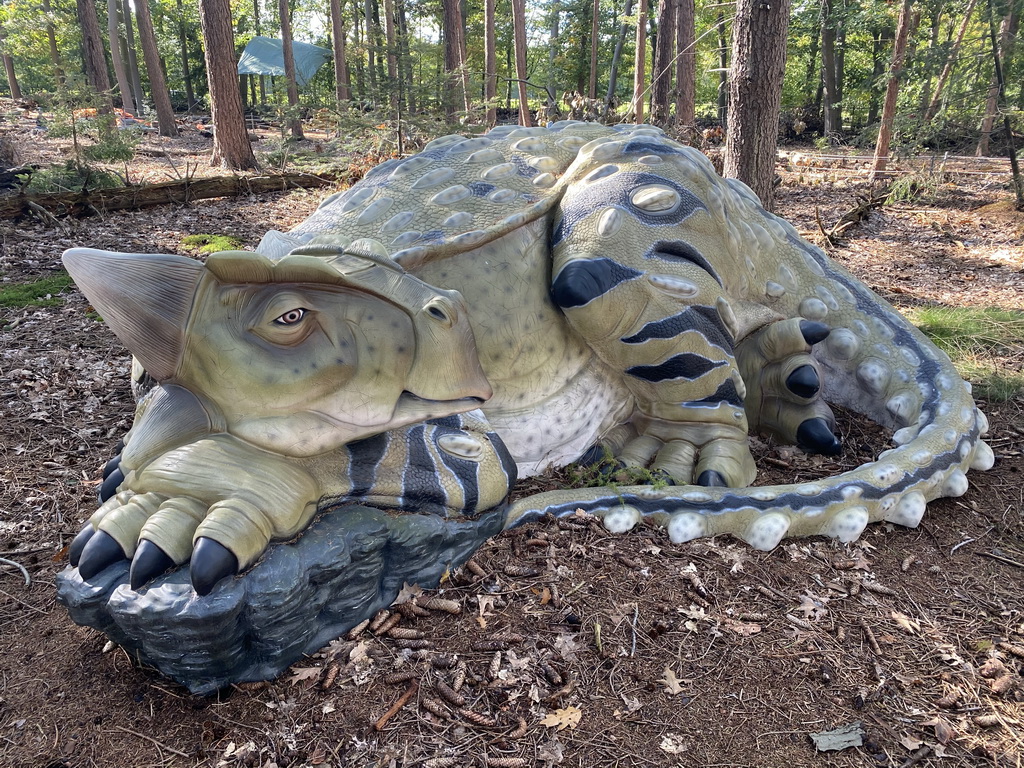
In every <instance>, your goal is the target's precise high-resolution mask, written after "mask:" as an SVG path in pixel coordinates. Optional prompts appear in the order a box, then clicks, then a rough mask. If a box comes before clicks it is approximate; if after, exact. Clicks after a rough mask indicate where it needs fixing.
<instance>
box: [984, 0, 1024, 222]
mask: <svg viewBox="0 0 1024 768" xmlns="http://www.w3.org/2000/svg"><path fill="white" fill-rule="evenodd" d="M987 16H988V36H989V43H990V45H991V50H992V66H993V69H994V71H995V78H996V89H997V92H996V99H997V104H996V106H997V108H998V107H999V106H1004V107H1005V105H1006V78H1005V77H1004V76H1003V72H1004V70H1003V65H1004V63H1009V61H1010V58H1011V50H1012V46H1013V35H1014V33H1015V32H1016V27H1017V24H1018V22H1019V21H1020V17H1019V16H1018V9H1017V7H1016V5H1015V4H1014V3H1011V4H1010V7H1009V9H1008V10H1007V12H1006V16H1005V17H1004V18H1003V23H1002V24H1001V25H1000V28H999V32H1000V37H1001V39H1000V40H998V41H997V40H996V29H995V10H994V9H993V8H992V0H988V14H987ZM1003 130H1004V131H1005V134H1006V136H1005V138H1006V154H1007V156H1008V157H1009V159H1010V174H1011V178H1012V180H1013V189H1014V197H1015V198H1016V203H1015V206H1014V207H1015V208H1016V209H1017V210H1018V211H1024V176H1022V175H1021V170H1020V164H1019V163H1018V162H1017V148H1016V146H1014V139H1013V126H1011V125H1010V114H1009V112H1007V111H1006V110H1005V109H1004V110H1003Z"/></svg>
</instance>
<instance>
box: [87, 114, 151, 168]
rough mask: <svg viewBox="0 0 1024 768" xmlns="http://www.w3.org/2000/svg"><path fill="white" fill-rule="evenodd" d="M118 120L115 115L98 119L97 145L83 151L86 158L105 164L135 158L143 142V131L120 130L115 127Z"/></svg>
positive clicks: (101, 116) (133, 129) (135, 129)
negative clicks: (136, 150) (136, 149)
mask: <svg viewBox="0 0 1024 768" xmlns="http://www.w3.org/2000/svg"><path fill="white" fill-rule="evenodd" d="M116 120H117V118H115V117H114V116H113V115H100V116H99V117H98V118H96V121H95V122H96V126H97V128H98V134H97V137H96V143H95V144H92V145H89V146H87V147H85V148H84V149H83V150H82V153H83V154H84V155H85V156H86V158H88V159H89V160H96V161H98V162H103V163H119V162H128V161H129V160H131V159H132V158H133V157H135V148H136V147H138V146H139V142H140V141H142V131H141V130H140V129H138V128H135V127H130V128H120V129H119V128H117V127H116V125H115V123H116Z"/></svg>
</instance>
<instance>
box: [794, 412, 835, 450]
mask: <svg viewBox="0 0 1024 768" xmlns="http://www.w3.org/2000/svg"><path fill="white" fill-rule="evenodd" d="M796 444H797V445H799V446H800V447H801V448H803V449H804V450H805V451H810V452H811V453H822V454H824V455H826V456H838V455H839V454H840V453H842V450H843V444H842V443H841V442H839V439H838V438H837V437H836V436H835V435H834V434H833V433H832V428H831V427H830V426H829V424H828V422H827V421H825V419H821V418H817V419H807V421H805V422H804V423H803V424H801V425H800V427H799V429H797V431H796Z"/></svg>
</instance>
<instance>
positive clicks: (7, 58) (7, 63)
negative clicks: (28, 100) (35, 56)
mask: <svg viewBox="0 0 1024 768" xmlns="http://www.w3.org/2000/svg"><path fill="white" fill-rule="evenodd" d="M0 55H2V57H3V60H4V71H5V72H6V73H7V87H8V88H10V90H11V98H12V99H20V98H21V86H20V85H18V75H17V73H16V72H15V71H14V59H12V58H11V55H10V54H9V53H6V52H5V53H3V54H0Z"/></svg>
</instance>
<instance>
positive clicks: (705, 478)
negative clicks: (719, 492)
mask: <svg viewBox="0 0 1024 768" xmlns="http://www.w3.org/2000/svg"><path fill="white" fill-rule="evenodd" d="M697 485H703V486H704V487H705V488H725V487H727V486H728V483H726V482H725V478H724V477H722V475H721V474H719V473H718V472H715V470H713V469H705V470H704V471H703V472H701V473H700V476H699V477H698V478H697Z"/></svg>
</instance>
